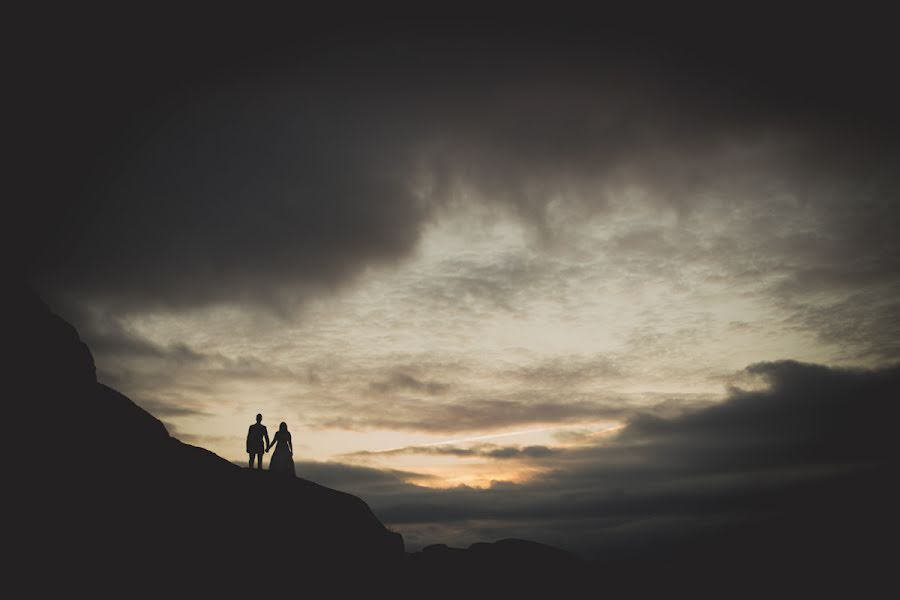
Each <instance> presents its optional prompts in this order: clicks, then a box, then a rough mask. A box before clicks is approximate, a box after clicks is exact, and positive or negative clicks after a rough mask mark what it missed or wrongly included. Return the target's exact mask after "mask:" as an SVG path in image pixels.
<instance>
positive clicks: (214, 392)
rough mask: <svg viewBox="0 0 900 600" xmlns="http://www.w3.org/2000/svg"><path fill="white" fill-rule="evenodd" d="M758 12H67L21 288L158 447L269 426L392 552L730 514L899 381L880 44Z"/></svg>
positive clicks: (886, 79)
mask: <svg viewBox="0 0 900 600" xmlns="http://www.w3.org/2000/svg"><path fill="white" fill-rule="evenodd" d="M758 19H759V20H758V21H757V20H756V19H748V20H745V21H742V23H741V24H740V25H736V24H735V23H733V22H725V23H722V22H714V21H709V22H707V21H692V22H691V23H690V24H686V25H684V26H681V24H680V23H679V26H678V27H675V26H674V24H673V23H668V24H662V23H661V24H653V23H647V22H642V23H639V26H638V27H635V28H633V29H627V28H620V27H616V26H613V25H612V24H610V23H603V22H599V23H579V24H577V25H576V24H571V23H561V22H556V21H554V20H549V21H544V20H527V19H523V20H522V21H521V22H519V21H516V22H511V21H507V20H503V19H481V20H477V19H471V18H462V17H460V16H456V17H453V18H449V17H448V18H442V19H422V20H412V19H409V20H404V19H396V20H390V21H387V20H360V21H359V22H353V23H350V24H348V23H339V24H336V23H335V22H333V21H332V22H307V23H303V24H302V25H298V26H297V27H292V26H283V27H275V28H263V27H258V26H257V24H256V23H253V22H244V21H242V20H239V19H234V20H227V19H226V20H225V21H223V22H222V23H219V22H218V21H215V22H207V21H202V20H201V21H196V22H195V21H191V20H189V19H186V20H185V22H183V23H180V24H176V25H175V26H171V27H168V26H167V27H165V28H162V29H159V28H156V27H153V26H152V25H151V24H148V23H146V22H141V23H127V24H125V25H123V26H122V27H121V28H117V29H112V30H104V31H102V32H92V33H93V34H92V35H89V34H88V33H90V32H87V31H85V30H79V29H78V28H68V27H66V26H64V25H60V26H59V30H58V31H57V30H53V31H51V32H50V33H49V34H48V35H49V37H48V38H47V39H52V40H53V43H43V44H42V43H35V44H33V45H32V46H29V47H27V48H26V49H25V50H23V58H22V64H23V65H27V66H28V68H25V69H23V71H25V72H26V75H28V76H30V79H29V81H28V83H29V85H28V86H25V88H26V89H27V90H28V91H27V93H24V94H21V98H22V106H23V109H22V113H21V114H22V115H23V119H22V123H21V127H20V128H21V132H20V131H19V129H18V128H17V129H16V131H15V133H14V135H17V137H14V138H13V139H14V140H15V142H16V144H17V146H18V147H19V148H20V153H19V154H20V159H21V168H20V169H18V175H17V176H19V177H22V180H23V182H24V183H25V186H24V187H23V189H25V190H26V191H25V193H24V194H23V195H22V196H20V197H19V198H18V201H17V202H16V203H15V206H14V210H15V211H16V212H15V216H16V218H18V219H20V222H21V223H23V227H22V230H23V231H24V232H27V234H26V236H24V237H25V241H24V242H23V243H24V244H26V245H27V246H26V247H27V248H28V252H24V253H23V258H22V259H21V262H22V263H23V264H22V265H21V267H22V268H23V270H24V271H25V273H26V274H27V276H28V277H29V279H30V280H31V281H32V282H33V285H34V286H35V287H36V288H37V289H38V290H39V291H40V293H41V294H42V295H43V296H44V297H45V298H46V299H47V300H48V302H49V303H50V304H51V306H53V307H54V309H55V310H56V311H57V312H59V313H60V314H61V315H62V316H63V317H65V318H66V319H68V320H70V321H71V322H73V323H74V324H75V325H76V326H77V327H78V329H79V331H80V333H81V335H82V337H83V339H84V340H85V341H86V342H87V343H88V345H89V346H90V348H91V350H92V352H93V354H94V358H95V361H96V364H97V372H98V378H99V379H100V380H101V381H102V382H104V383H106V384H108V385H111V386H112V387H114V388H116V389H118V390H119V391H121V392H123V393H124V394H126V395H127V396H129V397H130V398H132V399H133V400H134V401H135V402H137V403H138V404H139V405H140V406H142V407H144V408H145V409H146V410H148V411H149V412H150V413H152V414H153V415H155V416H156V417H158V418H159V419H161V420H162V421H163V422H164V423H165V424H166V426H167V427H168V429H169V431H170V433H172V434H173V435H175V436H176V437H178V438H179V439H181V440H183V441H185V442H188V443H191V444H196V445H200V446H203V447H205V448H208V449H210V450H212V451H214V452H216V453H217V454H219V455H221V456H223V457H225V458H227V459H229V460H233V461H236V462H239V463H241V464H243V462H244V461H245V460H246V455H245V454H244V436H245V432H246V428H247V426H248V425H249V424H251V423H252V422H253V417H254V416H255V414H256V413H258V412H259V413H262V414H263V416H264V423H266V424H267V425H268V427H269V430H270V431H271V432H274V430H275V429H277V425H278V423H279V422H281V421H284V422H286V423H287V424H288V426H289V428H290V430H291V431H292V433H293V439H294V442H295V454H294V459H295V461H296V463H297V473H298V475H299V476H301V477H305V478H308V479H312V480H313V481H317V482H319V483H323V484H325V485H330V486H333V487H336V488H338V489H343V490H346V491H350V492H352V493H356V494H358V495H360V496H361V497H362V498H363V499H365V500H366V501H367V502H368V503H369V504H370V505H371V506H372V508H373V509H374V510H375V512H376V514H378V515H379V517H381V519H382V520H383V521H384V522H385V523H386V524H389V525H390V526H392V527H393V528H395V529H397V530H399V531H400V532H401V533H403V534H404V537H405V539H406V542H407V547H408V549H416V548H420V547H422V546H424V545H426V544H429V543H435V542H445V543H454V544H460V545H464V544H468V543H472V542H475V541H479V540H484V539H488V540H493V539H500V538H502V537H530V538H532V539H539V540H541V541H546V542H548V543H555V544H558V545H560V546H562V547H566V548H570V549H573V550H576V551H578V552H581V553H583V554H584V555H588V556H597V555H599V554H602V553H603V552H604V551H605V549H606V548H608V547H610V545H611V544H626V545H627V544H636V543H638V542H639V541H640V540H645V539H657V538H659V537H660V536H668V535H676V534H678V532H683V531H698V530H701V529H703V528H708V527H714V526H717V524H719V523H721V522H724V521H736V520H742V521H743V520H746V519H752V518H757V517H758V516H759V515H758V512H759V511H758V507H756V506H755V505H754V504H753V503H752V502H750V501H749V500H747V498H752V497H753V495H754V494H762V493H782V494H786V495H791V494H795V492H796V490H797V489H799V488H798V486H801V487H802V486H806V485H808V484H810V482H813V483H815V484H816V485H819V484H821V485H832V484H834V485H837V484H836V483H835V482H840V481H843V480H842V479H841V478H844V477H850V476H852V475H853V474H856V473H858V472H859V470H860V469H863V470H865V469H867V468H870V467H871V466H872V465H877V464H880V461H881V460H882V459H881V458H880V457H881V453H882V452H883V450H884V446H883V445H884V443H885V442H884V438H883V437H880V436H879V434H883V435H885V436H887V435H890V434H889V433H888V432H887V430H886V423H885V422H884V420H883V419H881V418H880V417H881V415H882V413H884V414H885V415H886V414H888V412H889V411H890V410H891V408H890V406H889V403H888V402H887V400H889V399H890V398H891V397H893V398H896V397H897V396H896V392H897V391H898V386H900V371H898V364H900V362H898V361H900V300H898V298H900V235H898V229H900V228H898V226H900V206H898V189H900V185H898V184H900V181H898V175H897V174H898V173H900V170H898V169H897V166H898V147H900V145H898V140H897V136H896V131H897V130H898V129H897V127H896V126H897V125H898V123H897V114H896V108H895V107H896V106H897V105H898V104H897V102H896V101H897V100H898V91H897V86H896V84H895V83H894V82H893V78H892V77H890V74H889V73H890V70H889V66H888V65H889V63H890V57H891V56H892V55H893V54H892V50H894V48H892V46H893V45H895V44H894V43H892V42H891V41H890V38H889V37H888V36H887V35H886V32H884V31H881V30H879V28H878V27H877V26H875V25H872V24H871V23H865V24H863V23H857V22H855V21H853V20H852V19H850V20H846V19H831V20H827V19H826V20H823V21H822V22H821V23H820V22H818V21H815V20H812V21H810V20H807V19H803V20H796V21H795V20H791V19H789V18H782V19H779V20H774V19H770V18H768V17H767V16H765V15H762V16H759V17H758ZM150 23H152V20H151V21H150ZM713 23H715V25H714V26H713ZM163 33H165V35H163ZM882 34H885V35H882ZM37 41H38V42H39V41H40V40H37ZM63 49H65V51H64V50H63ZM851 400H852V402H851ZM804 489H806V488H804ZM785 497H787V496H785ZM791 497H794V496H791Z"/></svg>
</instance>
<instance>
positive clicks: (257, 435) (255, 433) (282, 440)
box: [247, 415, 294, 475]
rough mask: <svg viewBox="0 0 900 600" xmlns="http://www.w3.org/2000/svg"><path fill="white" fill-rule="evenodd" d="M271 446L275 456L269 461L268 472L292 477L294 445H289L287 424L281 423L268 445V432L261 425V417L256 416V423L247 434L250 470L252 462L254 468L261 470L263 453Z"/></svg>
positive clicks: (289, 436)
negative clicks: (254, 463) (254, 464)
mask: <svg viewBox="0 0 900 600" xmlns="http://www.w3.org/2000/svg"><path fill="white" fill-rule="evenodd" d="M263 441H265V444H263ZM272 446H275V454H273V455H272V460H271V461H269V470H270V471H273V472H275V473H290V474H291V475H294V445H293V443H291V432H290V431H288V428H287V424H286V423H283V422H282V423H281V425H280V426H279V427H278V431H277V432H276V433H275V437H274V438H272V442H271V443H269V431H268V430H267V429H266V426H265V425H263V424H262V415H256V423H254V424H253V425H251V426H250V431H248V432H247V454H249V455H250V468H251V469H252V468H253V462H254V460H255V461H256V464H257V467H256V468H257V469H262V459H263V452H268V451H269V450H271V449H272Z"/></svg>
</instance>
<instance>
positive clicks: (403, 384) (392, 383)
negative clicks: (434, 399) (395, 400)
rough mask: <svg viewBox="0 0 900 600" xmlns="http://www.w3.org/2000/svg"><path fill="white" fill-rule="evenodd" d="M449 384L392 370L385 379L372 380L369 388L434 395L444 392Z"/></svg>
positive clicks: (382, 391) (381, 390)
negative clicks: (424, 379) (425, 379)
mask: <svg viewBox="0 0 900 600" xmlns="http://www.w3.org/2000/svg"><path fill="white" fill-rule="evenodd" d="M449 388H450V384H448V383H444V382H440V381H423V380H421V379H417V378H416V377H413V376H412V375H409V374H407V373H402V372H394V373H392V374H391V375H390V376H389V377H387V378H386V379H383V380H381V381H373V382H372V383H370V384H369V389H370V390H372V391H373V392H376V393H378V394H387V393H391V392H396V391H404V392H419V393H422V394H428V395H431V396H435V395H438V394H442V393H444V392H446V391H447V390H448V389H449Z"/></svg>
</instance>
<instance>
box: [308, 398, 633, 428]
mask: <svg viewBox="0 0 900 600" xmlns="http://www.w3.org/2000/svg"><path fill="white" fill-rule="evenodd" d="M356 412H357V413H358V414H359V416H339V417H333V418H332V417H324V418H323V419H322V420H320V421H319V423H318V424H319V425H320V426H324V427H341V428H345V429H393V430H400V431H428V432H436V433H459V432H471V431H487V430H491V429H494V428H497V427H504V426H515V425H529V424H536V423H567V422H573V421H583V420H584V419H586V418H598V419H601V418H602V419H612V418H616V417H619V416H621V415H623V414H624V413H625V412H626V411H625V409H624V407H620V406H616V405H611V404H608V403H602V402H591V401H556V402H554V401H548V400H537V401H535V400H533V399H520V400H505V399H504V400H485V399H457V400H456V401H454V402H452V403H436V402H420V401H415V400H406V399H402V398H400V399H392V401H391V412H390V413H389V414H385V413H384V411H382V410H380V409H379V407H378V406H370V405H366V406H359V407H357V410H356Z"/></svg>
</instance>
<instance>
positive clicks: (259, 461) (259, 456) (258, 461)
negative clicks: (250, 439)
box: [256, 452, 262, 470]
mask: <svg viewBox="0 0 900 600" xmlns="http://www.w3.org/2000/svg"><path fill="white" fill-rule="evenodd" d="M256 468H257V469H259V470H262V452H257V453H256Z"/></svg>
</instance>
